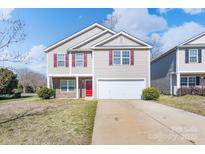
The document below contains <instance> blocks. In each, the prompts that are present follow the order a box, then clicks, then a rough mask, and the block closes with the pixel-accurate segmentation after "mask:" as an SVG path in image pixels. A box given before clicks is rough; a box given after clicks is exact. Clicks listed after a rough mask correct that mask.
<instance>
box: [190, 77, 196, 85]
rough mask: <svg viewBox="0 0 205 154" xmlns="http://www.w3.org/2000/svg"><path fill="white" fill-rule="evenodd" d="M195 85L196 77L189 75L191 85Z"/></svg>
mask: <svg viewBox="0 0 205 154" xmlns="http://www.w3.org/2000/svg"><path fill="white" fill-rule="evenodd" d="M195 85H196V78H195V77H189V86H195Z"/></svg>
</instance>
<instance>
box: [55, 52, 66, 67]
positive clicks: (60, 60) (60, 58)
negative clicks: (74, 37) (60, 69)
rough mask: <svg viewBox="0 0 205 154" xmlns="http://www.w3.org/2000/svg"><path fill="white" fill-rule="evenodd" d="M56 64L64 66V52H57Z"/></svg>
mask: <svg viewBox="0 0 205 154" xmlns="http://www.w3.org/2000/svg"><path fill="white" fill-rule="evenodd" d="M57 62H58V66H65V54H57Z"/></svg>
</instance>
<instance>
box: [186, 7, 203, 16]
mask: <svg viewBox="0 0 205 154" xmlns="http://www.w3.org/2000/svg"><path fill="white" fill-rule="evenodd" d="M183 11H184V12H185V13H187V14H191V15H196V14H201V13H203V12H205V9H201V8H184V9H183Z"/></svg>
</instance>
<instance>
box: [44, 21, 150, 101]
mask: <svg viewBox="0 0 205 154" xmlns="http://www.w3.org/2000/svg"><path fill="white" fill-rule="evenodd" d="M150 49H151V46H150V45H148V44H147V43H145V42H143V41H141V40H139V39H138V38H135V37H133V36H131V35H129V34H127V33H125V32H118V33H116V32H114V31H112V30H110V29H108V28H106V27H104V26H102V25H100V24H96V23H95V24H93V25H91V26H89V27H87V28H85V29H83V30H81V31H79V32H77V33H75V34H73V35H71V36H70V37H67V38H65V39H63V40H61V41H59V42H57V43H55V44H54V45H51V46H50V47H48V48H46V49H45V50H44V51H45V52H46V53H47V81H48V82H47V86H48V87H52V88H54V89H56V94H57V97H69V98H84V97H91V98H95V99H140V98H141V95H142V90H143V89H144V88H146V87H149V86H150Z"/></svg>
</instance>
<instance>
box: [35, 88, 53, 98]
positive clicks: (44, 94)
mask: <svg viewBox="0 0 205 154" xmlns="http://www.w3.org/2000/svg"><path fill="white" fill-rule="evenodd" d="M37 95H38V97H40V98H42V99H50V98H51V97H55V90H54V89H51V88H46V87H43V88H39V89H38V91H37Z"/></svg>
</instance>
